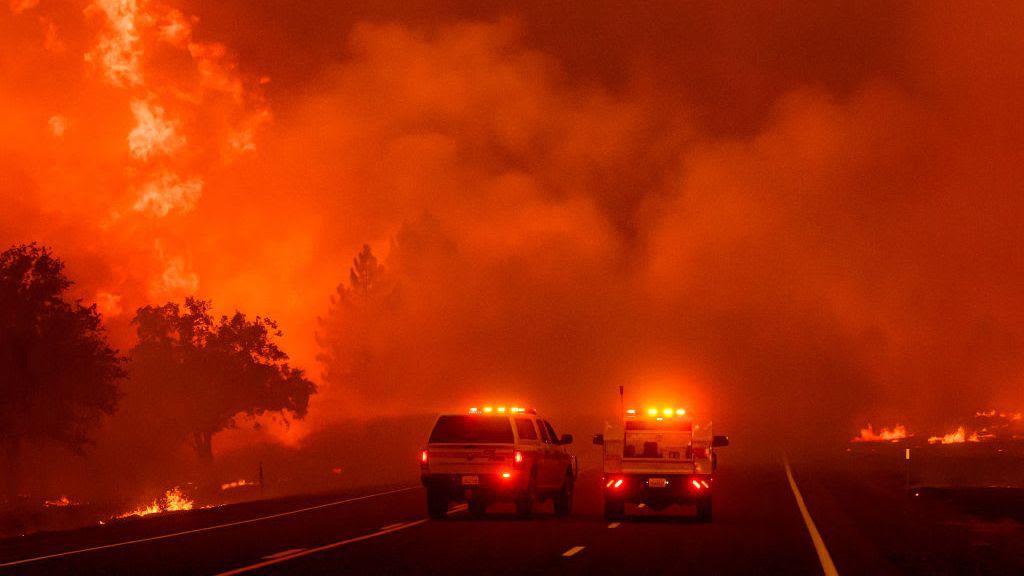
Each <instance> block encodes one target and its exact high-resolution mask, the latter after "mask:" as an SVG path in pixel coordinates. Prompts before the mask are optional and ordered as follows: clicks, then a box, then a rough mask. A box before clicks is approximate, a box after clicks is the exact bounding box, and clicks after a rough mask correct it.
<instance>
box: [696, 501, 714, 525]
mask: <svg viewBox="0 0 1024 576" xmlns="http://www.w3.org/2000/svg"><path fill="white" fill-rule="evenodd" d="M697 522H701V523H708V522H711V496H708V497H707V498H701V499H700V500H698V501H697Z"/></svg>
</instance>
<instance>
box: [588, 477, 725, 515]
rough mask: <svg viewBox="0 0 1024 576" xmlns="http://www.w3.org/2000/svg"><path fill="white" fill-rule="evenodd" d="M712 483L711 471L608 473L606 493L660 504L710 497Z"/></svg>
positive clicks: (615, 497)
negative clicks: (705, 472)
mask: <svg viewBox="0 0 1024 576" xmlns="http://www.w3.org/2000/svg"><path fill="white" fill-rule="evenodd" d="M712 485H713V484H712V477H711V475H710V474H673V475H669V474H606V475H605V476H604V497H605V500H617V501H620V502H627V503H644V504H647V505H648V506H651V507H653V508H660V507H664V506H668V505H671V504H693V503H695V502H698V501H701V500H704V499H707V498H710V497H711V492H712Z"/></svg>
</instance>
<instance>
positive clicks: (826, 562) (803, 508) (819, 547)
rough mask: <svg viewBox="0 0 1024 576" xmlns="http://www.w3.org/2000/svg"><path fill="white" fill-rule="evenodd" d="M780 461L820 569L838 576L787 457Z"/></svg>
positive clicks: (827, 574)
mask: <svg viewBox="0 0 1024 576" xmlns="http://www.w3.org/2000/svg"><path fill="white" fill-rule="evenodd" d="M782 463H783V464H785V466H786V478H788V479H789V487H790V488H791V489H792V490H793V496H794V497H795V498H796V506H797V508H799V509H800V515H801V516H803V517H804V524H806V525H807V532H808V533H810V535H811V542H813V543H814V550H815V551H816V552H817V553H818V561H820V562H821V569H822V571H824V572H825V576H839V572H838V571H837V570H836V565H835V564H833V563H832V556H830V555H829V553H828V548H826V547H825V541H824V540H822V538H821V534H820V533H819V532H818V527H817V526H815V525H814V520H813V519H811V513H810V512H808V511H807V505H806V504H804V497H803V496H801V495H800V489H799V488H797V487H796V480H793V471H792V470H790V468H789V459H787V458H785V457H783V459H782Z"/></svg>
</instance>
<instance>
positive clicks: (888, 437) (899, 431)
mask: <svg viewBox="0 0 1024 576" xmlns="http://www.w3.org/2000/svg"><path fill="white" fill-rule="evenodd" d="M906 437H907V427H906V426H904V425H902V424H896V425H895V426H893V427H892V429H891V430H890V429H889V428H882V429H881V430H879V431H878V432H875V430H874V428H873V427H872V426H871V424H868V427H867V428H861V429H860V436H856V437H854V438H852V439H851V440H850V441H851V442H899V441H900V440H903V439H904V438H906Z"/></svg>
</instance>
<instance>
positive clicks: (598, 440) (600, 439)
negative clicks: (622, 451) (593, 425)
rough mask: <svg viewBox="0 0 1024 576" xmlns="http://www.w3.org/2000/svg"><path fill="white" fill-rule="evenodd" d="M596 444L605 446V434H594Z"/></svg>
mask: <svg viewBox="0 0 1024 576" xmlns="http://www.w3.org/2000/svg"><path fill="white" fill-rule="evenodd" d="M594 444H597V445H598V446H604V434H594Z"/></svg>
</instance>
